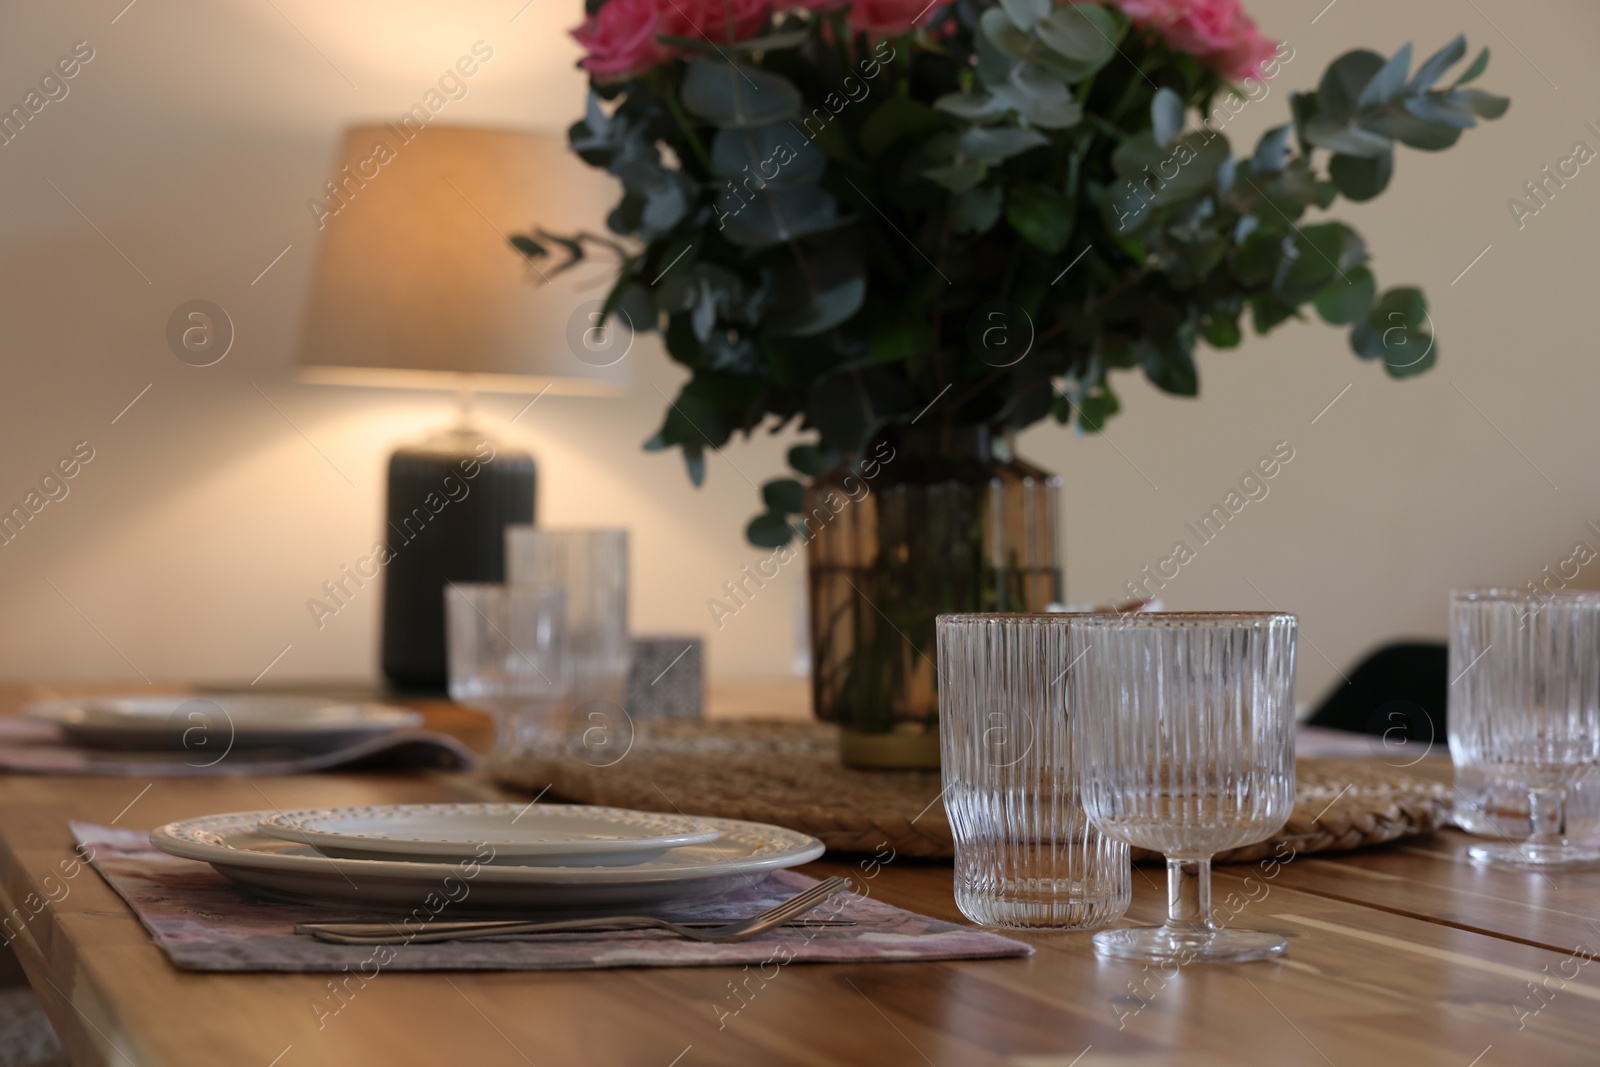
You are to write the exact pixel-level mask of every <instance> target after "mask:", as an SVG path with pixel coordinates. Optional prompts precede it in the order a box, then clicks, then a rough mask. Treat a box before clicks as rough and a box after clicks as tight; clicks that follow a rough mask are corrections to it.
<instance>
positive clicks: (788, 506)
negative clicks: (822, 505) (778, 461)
mask: <svg viewBox="0 0 1600 1067" xmlns="http://www.w3.org/2000/svg"><path fill="white" fill-rule="evenodd" d="M761 500H762V502H763V503H764V504H766V505H767V510H768V511H773V512H777V513H779V514H785V513H787V514H790V515H794V514H798V513H799V512H801V511H804V510H805V502H804V501H805V488H804V487H803V486H802V485H801V484H800V483H799V482H797V481H795V480H794V479H793V478H774V479H772V480H771V481H770V482H767V483H766V484H765V485H763V486H762V487H761Z"/></svg>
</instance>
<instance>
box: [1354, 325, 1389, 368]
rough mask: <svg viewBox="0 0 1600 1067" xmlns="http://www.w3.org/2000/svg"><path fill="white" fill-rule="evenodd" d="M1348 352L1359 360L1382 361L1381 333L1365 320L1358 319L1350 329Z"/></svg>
mask: <svg viewBox="0 0 1600 1067" xmlns="http://www.w3.org/2000/svg"><path fill="white" fill-rule="evenodd" d="M1350 350H1351V351H1352V352H1354V353H1355V354H1356V355H1357V356H1358V357H1360V358H1361V359H1382V358H1383V331H1382V330H1380V329H1376V328H1374V327H1373V325H1372V323H1371V322H1369V321H1368V320H1366V319H1358V320H1357V321H1356V324H1355V325H1354V326H1352V327H1350Z"/></svg>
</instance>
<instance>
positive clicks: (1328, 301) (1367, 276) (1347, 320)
mask: <svg viewBox="0 0 1600 1067" xmlns="http://www.w3.org/2000/svg"><path fill="white" fill-rule="evenodd" d="M1376 295H1377V282H1376V281H1374V279H1373V277H1372V272H1371V271H1370V270H1368V269H1367V268H1365V267H1356V268H1354V269H1353V270H1349V271H1346V272H1345V276H1344V277H1343V278H1335V279H1333V280H1332V281H1330V282H1329V283H1328V284H1327V285H1326V286H1324V287H1323V288H1322V290H1321V291H1320V292H1319V293H1317V296H1316V306H1317V314H1318V315H1319V316H1321V317H1322V321H1323V322H1326V323H1328V324H1329V325H1331V326H1348V325H1350V324H1351V323H1352V322H1356V321H1358V320H1360V319H1363V318H1365V317H1366V315H1367V312H1368V311H1369V310H1370V309H1371V308H1372V301H1373V298H1374V297H1375V296H1376Z"/></svg>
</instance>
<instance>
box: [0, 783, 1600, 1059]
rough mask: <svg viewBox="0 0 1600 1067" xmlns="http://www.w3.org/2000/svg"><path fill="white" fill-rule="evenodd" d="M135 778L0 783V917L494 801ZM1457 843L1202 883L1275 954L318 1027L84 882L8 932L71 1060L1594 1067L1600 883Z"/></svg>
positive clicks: (1078, 945) (932, 880) (716, 973)
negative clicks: (120, 879) (324, 828)
mask: <svg viewBox="0 0 1600 1067" xmlns="http://www.w3.org/2000/svg"><path fill="white" fill-rule="evenodd" d="M145 784H146V783H143V782H138V781H131V780H106V779H88V778H84V779H67V778H45V777H39V778H25V777H16V776H13V777H7V778H0V907H4V908H5V909H6V910H7V911H8V912H9V911H10V910H11V909H13V908H15V907H17V906H19V905H20V904H22V902H23V901H24V900H25V898H26V897H27V894H29V893H40V892H41V891H42V890H43V886H44V883H43V879H44V878H45V876H46V875H53V876H55V877H57V878H59V877H60V875H59V871H60V866H59V865H60V864H61V862H62V861H63V860H67V859H68V858H69V857H70V855H71V847H70V846H71V841H70V837H69V836H68V833H67V828H66V823H67V820H68V819H73V818H76V819H83V820H90V821H95V822H100V823H107V822H110V821H112V820H113V819H117V820H118V823H117V824H118V825H121V826H130V827H138V828H150V827H153V826H156V825H159V824H160V823H163V822H166V821H169V820H172V819H178V818H187V817H192V816H197V815H202V814H207V813H213V812H218V811H225V810H237V809H246V808H265V807H271V806H280V807H287V806H290V805H294V806H302V805H313V804H315V805H322V804H361V803H375V802H419V801H443V800H454V799H463V800H464V799H473V798H482V797H486V796H489V795H492V790H491V789H490V788H489V787H487V786H485V785H483V784H482V783H481V782H478V781H475V780H473V779H471V778H468V777H464V776H459V775H440V774H433V775H427V776H399V775H389V774H344V775H323V776H316V777H306V778H294V779H265V780H261V781H257V782H249V781H234V780H198V779H191V780H172V779H167V780H158V781H155V782H154V783H151V784H150V788H149V789H148V791H145V792H143V793H142V795H141V794H140V791H141V790H142V789H143V788H144V786H145ZM130 801H132V802H133V803H132V806H131V807H129V806H128V805H129V803H130ZM124 809H126V810H125V811H124ZM119 816H120V817H119ZM1459 836H1460V835H1453V834H1452V835H1446V836H1444V837H1441V838H1435V839H1432V840H1431V841H1429V842H1427V843H1424V844H1419V845H1418V846H1417V847H1413V848H1408V849H1402V850H1391V851H1384V852H1370V853H1353V854H1350V855H1346V856H1340V857H1338V858H1336V859H1322V858H1318V857H1309V856H1307V857H1294V858H1292V859H1287V860H1286V862H1280V863H1277V864H1269V863H1262V864H1255V865H1248V866H1240V867H1235V868H1231V869H1228V870H1224V871H1221V872H1219V873H1218V876H1217V881H1216V893H1215V898H1214V903H1215V904H1216V906H1217V908H1218V909H1219V913H1220V917H1221V918H1223V919H1225V920H1226V921H1227V922H1229V923H1230V924H1234V925H1246V926H1255V927H1260V928H1270V929H1275V930H1281V931H1283V932H1285V933H1286V934H1288V936H1289V937H1290V939H1291V942H1292V948H1291V949H1290V952H1289V955H1288V956H1287V957H1286V958H1284V959H1282V960H1279V961H1275V962H1270V963H1254V964H1244V965H1232V966H1226V965H1224V966H1211V967H1202V966H1194V967H1189V968H1185V969H1183V970H1182V971H1180V972H1177V973H1173V972H1171V971H1166V972H1163V971H1162V970H1161V969H1160V968H1156V967H1154V966H1151V967H1145V966H1143V965H1139V964H1129V963H1121V962H1113V961H1103V960H1099V959H1097V958H1096V957H1095V955H1094V953H1093V949H1092V946H1091V945H1090V943H1089V938H1088V935H1086V934H1078V933H1051V934H1027V935H1020V936H1023V937H1025V938H1026V939H1027V940H1029V941H1030V942H1032V943H1033V944H1034V945H1036V946H1037V948H1038V950H1039V951H1038V952H1037V954H1036V955H1035V956H1033V957H1031V958H1029V959H1023V960H998V961H968V962H963V961H945V962H937V963H906V964H894V963H890V964H883V963H878V964H849V965H834V964H819V965H794V966H789V967H782V968H778V967H776V966H774V967H772V968H769V969H766V970H765V972H764V973H763V969H762V968H756V967H751V968H740V969H733V968H672V969H635V970H623V971H595V972H559V973H556V972H548V973H520V974H519V973H496V974H484V973H474V974H464V973H460V974H444V973H440V974H416V973H382V974H380V975H378V977H377V978H375V979H373V980H371V981H370V982H368V983H367V984H366V986H365V987H364V988H359V989H356V990H355V991H354V992H353V993H348V994H346V1002H345V1005H344V1007H343V1008H342V1009H341V1010H340V1011H339V1012H338V1013H337V1014H336V1015H332V1016H328V1017H325V1018H324V1019H323V1020H322V1022H323V1025H322V1026H321V1027H320V1028H319V1025H318V1011H317V1010H316V1007H315V1006H316V1005H326V1004H327V1003H329V1000H328V998H329V993H328V990H327V988H326V984H327V982H328V980H329V979H328V976H327V975H320V976H319V975H283V974H271V975H267V974H261V975H252V974H243V975H234V974H228V975H205V974H183V973H179V972H177V971H175V970H173V969H172V967H171V966H170V965H169V964H168V963H167V962H166V959H165V957H164V956H162V954H161V953H160V951H159V950H157V949H156V948H155V947H154V946H153V945H152V944H151V943H150V942H149V939H148V938H147V937H146V935H145V934H144V932H143V930H142V929H141V928H140V927H139V925H138V923H137V921H136V920H135V919H134V918H133V916H132V915H131V913H130V912H129V911H128V910H127V909H126V907H125V906H124V905H123V904H122V902H121V900H120V899H119V898H118V897H117V896H116V895H115V894H114V893H112V892H111V890H110V889H109V888H108V887H107V886H106V885H105V884H104V883H103V882H101V881H100V879H99V878H98V876H97V875H95V874H94V873H93V872H92V871H90V870H88V869H87V868H85V869H83V870H81V871H80V872H79V873H78V874H77V875H76V876H75V877H73V878H71V879H69V880H67V881H65V882H63V883H59V884H64V885H66V886H67V887H68V890H67V892H66V893H65V894H64V895H62V894H61V893H60V892H59V891H58V892H57V893H56V894H55V895H56V896H57V897H58V901H57V902H56V903H52V904H49V905H48V906H46V907H44V908H43V909H42V910H40V911H39V913H38V914H37V915H36V916H34V917H33V918H31V919H30V920H29V921H27V922H26V923H24V924H23V925H22V926H21V929H20V930H19V931H18V933H17V936H16V939H15V940H16V948H17V952H18V955H19V958H20V959H21V960H22V962H23V965H24V967H25V968H26V970H27V972H28V975H29V977H30V980H31V981H32V983H33V985H34V987H35V988H36V989H37V990H39V991H40V993H41V999H42V1000H43V1002H44V1004H45V1006H46V1010H47V1011H48V1012H49V1013H50V1015H51V1018H52V1021H53V1022H54V1023H55V1024H56V1026H57V1028H58V1030H59V1032H60V1033H61V1035H62V1038H63V1041H64V1043H65V1044H66V1045H67V1048H68V1049H69V1051H70V1052H71V1054H72V1055H73V1057H74V1062H76V1063H81V1064H96V1065H98V1064H122V1065H127V1064H137V1065H141V1067H142V1065H146V1064H151V1065H155V1064H160V1065H174V1067H190V1065H195V1067H199V1065H206V1067H212V1065H216V1064H226V1065H229V1067H233V1065H242V1067H269V1065H273V1064H276V1065H277V1067H304V1065H322V1064H328V1065H333V1064H339V1065H349V1064H356V1065H365V1064H376V1065H382V1067H404V1065H410V1064H419V1065H422V1064H426V1065H430V1067H432V1065H438V1064H458V1063H459V1064H469V1063H470V1064H473V1065H475V1067H498V1065H502V1064H503V1065H508V1067H518V1065H525V1064H537V1065H538V1067H564V1065H568V1064H572V1065H578V1064H582V1065H593V1064H627V1065H632V1064H640V1065H645V1067H697V1065H704V1064H775V1065H790V1064H793V1065H816V1067H835V1065H840V1064H871V1065H880V1064H889V1065H898V1064H913V1065H915V1064H924V1063H926V1064H932V1065H936V1067H952V1065H965V1064H981V1065H1005V1067H1097V1065H1098V1067H1152V1065H1163V1067H1165V1065H1184V1067H1195V1065H1198V1067H1208V1065H1213V1064H1272V1065H1279V1064H1289V1065H1299V1064H1306V1065H1314V1067H1320V1065H1327V1064H1332V1065H1337V1067H1346V1065H1352V1067H1364V1065H1368V1064H1391V1063H1403V1064H1406V1065H1407V1067H1420V1065H1435V1064H1437V1065H1441V1067H1474V1065H1475V1067H1498V1065H1506V1064H1541V1065H1547V1064H1593V1063H1594V1062H1595V1061H1596V1053H1595V1042H1596V1038H1597V1036H1600V1024H1597V1023H1596V1021H1595V1020H1596V1019H1600V980H1597V979H1596V977H1595V975H1596V974H1600V965H1595V964H1581V963H1578V962H1576V961H1575V958H1574V957H1573V956H1571V955H1570V950H1568V949H1562V950H1559V951H1558V950H1557V947H1558V946H1562V945H1565V944H1566V940H1565V935H1566V934H1567V933H1569V932H1570V931H1569V930H1568V928H1567V927H1566V926H1564V925H1562V924H1564V923H1567V922H1569V921H1577V920H1581V918H1582V917H1583V916H1584V914H1585V911H1587V913H1589V914H1593V913H1594V911H1595V908H1594V902H1595V901H1600V881H1597V880H1596V879H1600V875H1593V874H1587V875H1583V876H1581V877H1579V878H1575V879H1573V880H1572V881H1570V882H1568V883H1566V884H1565V885H1558V886H1557V887H1556V889H1554V890H1540V889H1538V888H1537V887H1535V886H1531V885H1529V884H1527V883H1526V882H1525V881H1521V880H1520V879H1522V878H1523V877H1524V876H1508V877H1510V878H1511V879H1513V881H1503V880H1501V879H1500V878H1499V875H1498V874H1497V873H1496V872H1483V871H1480V870H1477V869H1475V868H1473V867H1471V866H1469V865H1467V864H1465V863H1464V862H1462V861H1461V859H1460V848H1459V846H1460V845H1461V843H1462V842H1461V840H1458V838H1459ZM807 870H808V871H809V872H810V873H813V874H817V875H824V874H830V873H836V872H838V873H844V872H849V873H853V874H854V875H855V876H856V878H857V879H858V880H860V881H861V882H862V883H863V885H864V886H865V888H866V890H867V892H869V893H871V894H872V895H874V896H877V897H879V898H880V899H883V900H886V901H888V902H890V903H893V904H898V905H900V906H903V907H909V908H912V909H915V910H918V911H922V912H925V913H928V914H932V915H936V916H939V917H942V918H947V919H951V920H954V921H962V920H961V917H960V915H959V914H958V913H957V912H956V910H955V907H954V903H953V899H952V895H951V885H950V882H951V871H950V868H949V866H948V865H947V864H942V863H934V862H924V861H916V860H911V859H895V860H893V861H891V862H889V863H887V864H883V865H880V866H873V865H871V861H870V860H861V859H859V858H847V859H844V860H825V861H822V862H819V863H816V864H813V865H811V866H810V867H808V868H807ZM1160 878H1161V872H1160V870H1159V869H1151V868H1141V869H1138V870H1137V871H1136V872H1135V875H1134V901H1133V906H1132V909H1131V910H1130V912H1129V918H1128V920H1127V921H1129V922H1134V923H1154V922H1157V921H1159V919H1160V916H1161V912H1162V909H1163V907H1164V901H1165V895H1164V887H1163V886H1162V885H1161V884H1160ZM1585 899H1587V901H1588V902H1589V903H1588V905H1587V906H1585V904H1584V901H1585ZM1519 902H1520V907H1518V906H1517V905H1518V904H1519ZM1541 923H1542V924H1543V925H1540V924H1541ZM1528 941H1533V942H1537V943H1536V944H1529V943H1525V942H1528ZM1594 943H1595V942H1594V941H1593V940H1591V941H1590V944H1594ZM1546 944H1548V945H1549V946H1551V947H1541V946H1544V945H1546ZM1596 947H1597V948H1600V945H1596ZM1569 973H1570V974H1574V975H1576V977H1574V978H1571V979H1567V978H1565V977H1563V976H1564V975H1566V974H1569Z"/></svg>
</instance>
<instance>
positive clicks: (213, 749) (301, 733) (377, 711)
mask: <svg viewBox="0 0 1600 1067" xmlns="http://www.w3.org/2000/svg"><path fill="white" fill-rule="evenodd" d="M27 715H28V717H29V718H32V719H38V720H41V721H43V722H48V723H53V724H54V725H56V726H58V727H59V728H60V729H61V733H62V736H63V738H64V739H65V740H66V741H67V742H68V743H70V744H75V745H81V746H83V747H85V748H100V749H115V750H119V751H124V752H189V753H193V754H196V755H201V754H204V755H208V756H209V755H215V756H217V757H218V758H219V759H220V758H221V756H222V755H223V754H224V753H225V752H228V751H231V750H234V749H269V748H270V749H293V750H296V751H299V752H331V751H333V750H335V749H339V748H343V747H345V746H347V745H352V744H355V743H356V742H359V741H365V740H367V739H369V738H372V737H376V736H379V735H382V734H388V733H393V732H394V731H396V730H401V729H407V728H411V727H416V726H420V725H421V724H422V716H421V715H419V714H417V713H416V712H414V711H407V710H405V709H404V708H394V707H389V706H388V705H384V704H355V703H348V702H339V701H332V700H328V699H327V698H325V697H301V696H278V695H272V694H267V693H217V694H213V695H207V696H197V695H195V694H192V693H191V694H179V695H172V696H154V697H100V698H92V699H83V700H51V701H45V702H43V703H39V704H33V705H31V706H29V708H28V709H27Z"/></svg>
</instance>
